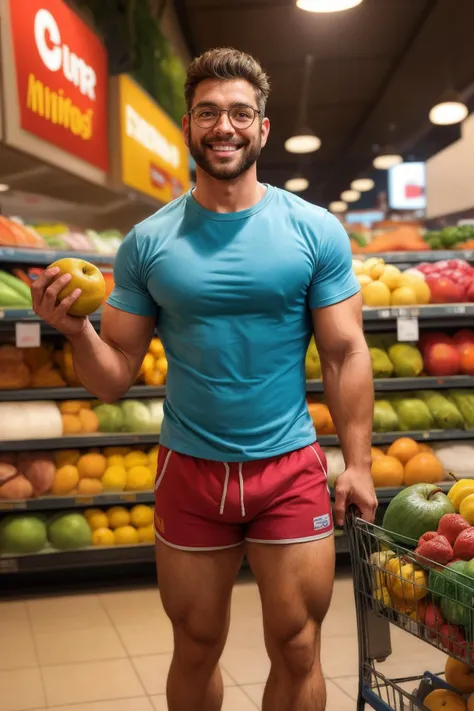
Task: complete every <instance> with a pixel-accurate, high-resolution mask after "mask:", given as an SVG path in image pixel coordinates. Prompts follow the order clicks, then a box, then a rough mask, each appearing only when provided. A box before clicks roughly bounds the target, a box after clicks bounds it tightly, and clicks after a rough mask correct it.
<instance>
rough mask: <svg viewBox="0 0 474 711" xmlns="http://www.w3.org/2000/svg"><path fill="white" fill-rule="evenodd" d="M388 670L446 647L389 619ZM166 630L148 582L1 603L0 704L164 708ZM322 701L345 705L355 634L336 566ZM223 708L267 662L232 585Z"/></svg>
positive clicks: (228, 708)
mask: <svg viewBox="0 0 474 711" xmlns="http://www.w3.org/2000/svg"><path fill="white" fill-rule="evenodd" d="M392 644H393V650H394V653H393V655H392V657H390V658H389V660H388V661H387V662H386V663H385V664H384V665H383V666H384V672H386V673H387V675H390V676H398V675H406V674H413V673H414V672H415V669H416V670H419V671H420V672H422V671H423V670H424V669H431V670H433V671H441V670H442V669H444V664H445V655H444V654H442V653H441V652H438V651H437V650H434V649H432V648H430V647H427V645H426V644H423V643H422V642H420V641H418V640H417V639H415V638H412V637H411V636H409V635H407V634H406V633H404V632H402V631H401V630H398V629H395V628H392ZM171 650H172V634H171V629H170V626H169V623H168V621H167V619H166V617H165V615H164V612H163V610H162V608H161V604H160V599H159V596H158V593H157V591H156V589H155V588H153V587H152V586H149V587H143V588H138V589H135V590H132V589H130V590H119V591H114V592H105V593H98V594H87V593H85V594H81V595H72V596H62V597H61V596H58V597H55V598H53V597H43V598H31V599H28V600H26V601H24V602H2V603H0V689H1V693H0V711H28V710H32V711H36V710H38V711H39V709H46V708H54V709H56V711H66V709H67V710H69V709H70V711H153V709H155V710H156V711H166V702H165V696H164V692H165V681H166V673H167V668H168V664H169V661H170V653H171ZM323 664H324V669H325V673H326V676H327V679H328V706H327V708H328V711H353V710H354V709H355V707H356V703H355V698H356V690H357V676H356V675H357V639H356V626H355V612H354V603H353V597H352V581H351V578H350V575H349V573H348V572H346V571H344V570H342V571H341V572H338V575H337V580H336V586H335V591H334V598H333V605H332V608H331V611H330V613H329V616H328V618H327V621H326V624H325V627H324V629H323ZM222 667H223V672H224V681H225V685H226V698H225V703H224V711H255V709H258V708H260V701H261V697H262V693H263V682H264V680H265V678H266V675H267V672H268V661H267V657H266V654H265V649H264V643H263V635H262V628H261V617H260V602H259V598H258V592H257V588H256V586H255V584H254V582H253V581H252V580H250V578H249V577H248V576H243V577H242V579H241V580H240V581H239V583H238V584H237V585H236V587H235V591H234V596H233V612H232V624H231V630H230V634H229V640H228V644H227V647H226V650H225V652H224V655H223V658H222Z"/></svg>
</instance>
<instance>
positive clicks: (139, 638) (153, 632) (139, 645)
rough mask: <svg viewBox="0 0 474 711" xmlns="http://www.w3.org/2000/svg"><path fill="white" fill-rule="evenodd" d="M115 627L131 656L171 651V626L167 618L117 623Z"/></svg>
mask: <svg viewBox="0 0 474 711" xmlns="http://www.w3.org/2000/svg"><path fill="white" fill-rule="evenodd" d="M116 629H117V633H118V635H119V637H120V639H121V642H122V644H123V646H124V647H125V649H126V650H127V652H128V654H129V655H130V656H131V657H139V656H144V655H147V654H164V653H166V652H168V653H170V652H172V651H173V628H172V627H171V622H170V621H169V620H168V619H165V618H163V619H162V620H160V621H156V620H153V621H151V622H149V623H148V624H143V623H142V624H139V625H127V624H125V625H121V624H118V625H117V627H116Z"/></svg>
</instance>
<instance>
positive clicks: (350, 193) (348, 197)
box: [341, 190, 360, 202]
mask: <svg viewBox="0 0 474 711" xmlns="http://www.w3.org/2000/svg"><path fill="white" fill-rule="evenodd" d="M359 198H360V192H359V191H358V190H344V192H343V193H341V200H343V201H344V202H357V200H358V199H359Z"/></svg>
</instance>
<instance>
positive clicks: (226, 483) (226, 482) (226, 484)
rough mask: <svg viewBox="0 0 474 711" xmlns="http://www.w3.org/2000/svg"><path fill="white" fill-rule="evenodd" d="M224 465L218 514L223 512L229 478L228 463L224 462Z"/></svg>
mask: <svg viewBox="0 0 474 711" xmlns="http://www.w3.org/2000/svg"><path fill="white" fill-rule="evenodd" d="M224 467H225V480H224V488H223V490H222V499H221V508H220V510H219V513H220V514H223V513H224V506H225V500H226V498H227V489H228V488H229V478H230V467H229V465H228V464H226V463H225V462H224Z"/></svg>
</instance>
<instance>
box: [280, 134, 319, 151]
mask: <svg viewBox="0 0 474 711" xmlns="http://www.w3.org/2000/svg"><path fill="white" fill-rule="evenodd" d="M320 146H321V139H320V138H318V137H317V136H315V135H313V134H312V133H306V134H300V135H299V136H292V137H291V138H288V139H287V140H286V141H285V148H286V150H287V151H288V153H314V151H317V150H318V148H319V147H320Z"/></svg>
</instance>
